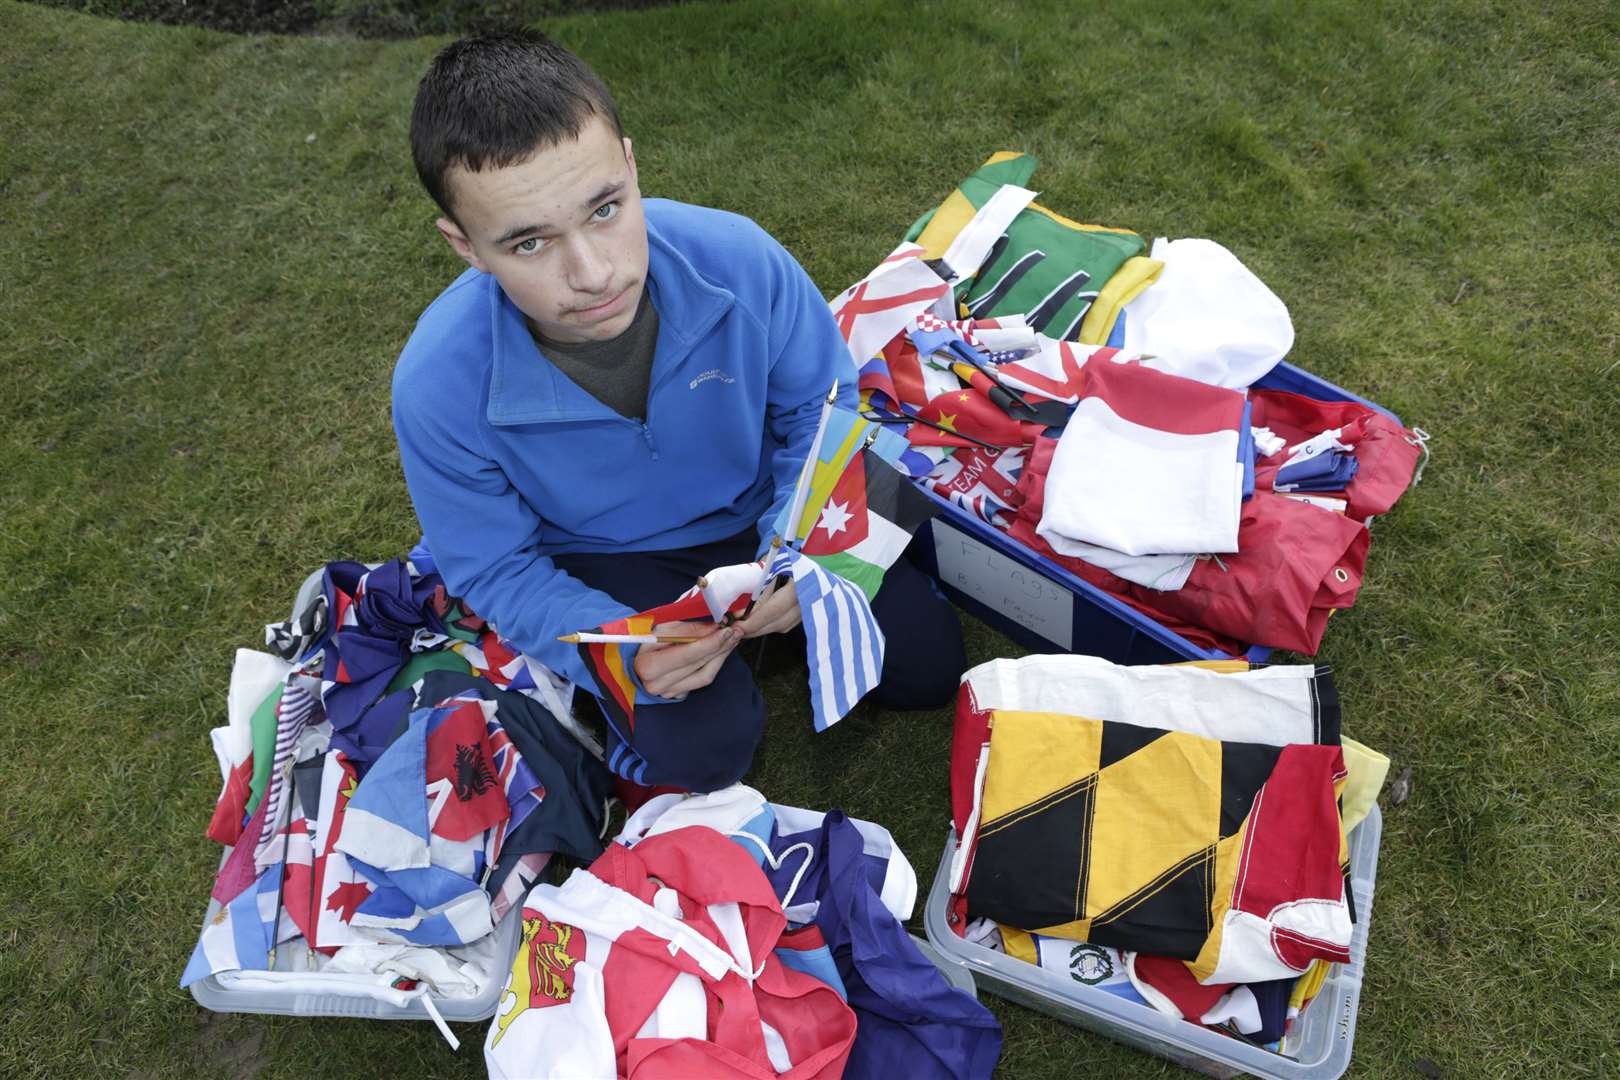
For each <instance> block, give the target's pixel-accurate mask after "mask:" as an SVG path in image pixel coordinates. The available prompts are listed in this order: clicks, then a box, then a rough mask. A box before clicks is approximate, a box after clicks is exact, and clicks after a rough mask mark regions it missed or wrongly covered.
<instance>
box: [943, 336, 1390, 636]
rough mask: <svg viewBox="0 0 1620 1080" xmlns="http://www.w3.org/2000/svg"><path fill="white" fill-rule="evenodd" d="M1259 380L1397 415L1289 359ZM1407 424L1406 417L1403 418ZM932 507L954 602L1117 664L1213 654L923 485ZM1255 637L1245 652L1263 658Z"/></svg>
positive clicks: (1014, 632) (1012, 628)
mask: <svg viewBox="0 0 1620 1080" xmlns="http://www.w3.org/2000/svg"><path fill="white" fill-rule="evenodd" d="M1254 385H1255V387H1256V388H1260V389H1270V390H1286V391H1289V392H1291V393H1295V394H1302V395H1304V396H1305V397H1310V398H1315V399H1316V400H1318V401H1354V402H1357V403H1358V404H1361V405H1366V406H1368V407H1369V408H1373V409H1377V410H1378V411H1379V412H1381V413H1383V414H1384V415H1385V416H1388V417H1389V418H1391V419H1392V420H1394V421H1395V422H1396V423H1397V424H1399V423H1400V422H1401V419H1400V417H1398V416H1396V415H1395V414H1394V413H1392V412H1390V411H1389V410H1388V409H1386V408H1384V407H1383V406H1381V405H1378V404H1376V403H1374V402H1371V401H1368V400H1367V399H1366V398H1362V397H1358V396H1356V395H1355V394H1352V393H1350V392H1349V391H1348V390H1345V389H1343V388H1341V387H1338V386H1335V385H1334V384H1332V383H1330V382H1328V381H1327V380H1325V379H1319V378H1317V377H1316V376H1315V375H1312V374H1310V373H1309V372H1307V371H1303V370H1301V369H1300V368H1297V367H1295V366H1293V365H1292V364H1288V363H1280V364H1278V365H1277V366H1276V367H1274V368H1272V369H1271V371H1270V372H1268V373H1267V374H1266V376H1265V377H1264V378H1263V379H1260V380H1259V381H1258V382H1256V383H1255V384H1254ZM1403 426H1404V425H1403ZM924 490H925V491H926V492H927V494H928V495H929V497H930V498H932V499H934V501H935V502H937V503H938V504H939V506H940V513H939V516H938V517H936V518H934V519H933V520H932V521H931V522H929V523H927V524H926V525H924V526H923V528H922V529H920V530H918V536H919V537H920V542H919V544H918V550H919V552H920V555H921V558H922V562H923V566H924V569H926V570H927V571H928V572H929V573H930V574H932V575H933V576H934V577H935V578H937V579H938V580H939V582H940V584H941V586H943V588H944V589H945V593H946V595H947V596H949V597H950V598H951V600H952V601H953V602H954V603H956V605H957V606H958V607H960V608H962V609H963V610H964V611H967V612H969V613H971V614H973V615H976V616H978V617H979V618H980V619H982V620H983V621H984V622H986V623H989V624H990V625H991V626H993V627H995V628H996V629H997V630H1000V631H1001V632H1002V633H1004V634H1006V635H1007V636H1008V637H1010V638H1012V639H1013V640H1014V641H1017V642H1019V643H1020V644H1022V645H1024V646H1026V647H1028V648H1030V649H1034V650H1036V651H1038V652H1066V653H1083V654H1085V655H1088V656H1100V657H1103V658H1104V659H1106V660H1112V661H1113V662H1114V663H1116V664H1159V663H1171V662H1175V661H1179V660H1219V659H1226V658H1228V654H1226V653H1223V652H1217V651H1215V650H1213V649H1204V648H1201V647H1199V646H1197V645H1194V644H1193V643H1192V642H1190V641H1188V640H1187V639H1186V638H1184V637H1182V636H1181V635H1180V634H1178V633H1176V632H1175V631H1173V630H1171V629H1169V628H1168V627H1166V626H1164V625H1162V624H1161V623H1159V622H1157V621H1156V620H1154V619H1152V618H1149V617H1148V616H1146V615H1143V614H1142V613H1141V612H1139V611H1137V610H1136V609H1134V608H1132V607H1130V606H1129V605H1127V604H1125V603H1123V602H1122V601H1120V600H1117V599H1115V598H1114V597H1113V596H1112V595H1110V594H1108V593H1106V592H1104V591H1103V590H1101V589H1099V588H1097V587H1096V586H1094V585H1092V584H1090V583H1089V582H1086V581H1084V580H1082V579H1081V578H1079V577H1076V576H1075V575H1074V574H1071V573H1070V572H1069V571H1067V570H1065V569H1064V568H1063V567H1061V566H1059V565H1058V564H1057V563H1054V562H1053V561H1052V560H1050V559H1048V558H1046V557H1045V556H1043V555H1040V554H1037V553H1036V552H1034V551H1031V550H1030V549H1029V548H1027V547H1024V546H1023V545H1022V544H1019V543H1017V542H1015V541H1014V540H1012V539H1011V538H1010V537H1009V536H1007V534H1005V533H1003V532H1002V531H1001V530H999V529H996V528H994V527H992V526H990V525H988V524H986V523H985V522H983V521H980V520H979V519H978V518H976V517H974V516H973V515H972V514H969V513H968V512H966V511H965V510H962V509H961V508H959V507H957V506H955V505H954V504H952V503H950V502H948V501H947V500H945V499H942V498H940V497H939V496H937V495H935V494H934V493H933V492H932V491H927V489H926V488H925V489H924ZM1270 654H1271V650H1270V649H1269V648H1266V647H1265V646H1260V645H1256V646H1253V647H1251V648H1250V649H1248V650H1247V652H1245V653H1244V654H1243V655H1245V656H1247V657H1248V659H1250V660H1255V661H1259V660H1264V659H1265V658H1266V657H1267V656H1269V655H1270Z"/></svg>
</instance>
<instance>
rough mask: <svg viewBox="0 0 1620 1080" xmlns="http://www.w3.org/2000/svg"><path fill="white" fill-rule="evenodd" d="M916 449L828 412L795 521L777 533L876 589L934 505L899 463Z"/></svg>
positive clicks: (865, 423) (867, 590) (849, 416)
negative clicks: (917, 488) (820, 441)
mask: <svg viewBox="0 0 1620 1080" xmlns="http://www.w3.org/2000/svg"><path fill="white" fill-rule="evenodd" d="M911 453H914V451H912V450H911V447H910V444H909V443H907V442H906V440H905V439H903V438H902V437H900V436H898V435H896V434H894V433H893V432H890V431H888V430H886V429H884V428H883V427H881V426H880V425H878V424H875V423H873V422H871V421H870V420H866V419H863V418H861V417H858V416H856V415H855V414H853V413H850V412H847V411H845V410H843V409H835V410H833V412H832V414H831V416H830V417H829V420H828V423H827V430H826V437H825V438H824V440H823V441H822V445H821V448H820V452H819V453H818V454H817V457H816V461H815V465H814V468H813V470H811V473H810V482H809V483H808V484H807V485H806V487H807V489H808V490H807V494H806V496H805V499H804V506H803V508H802V512H801V514H800V517H799V521H798V523H797V525H796V527H795V526H790V525H789V523H788V521H787V516H786V515H785V514H784V515H783V518H782V519H781V520H780V523H779V524H780V528H779V530H778V532H779V534H780V535H782V536H784V537H787V539H788V541H789V542H790V543H791V544H792V545H793V546H794V547H796V548H797V549H798V550H799V551H801V552H802V553H803V554H805V555H806V556H809V557H810V558H811V559H813V560H814V561H815V562H816V563H818V564H820V565H821V566H823V567H825V568H826V569H827V570H830V571H832V572H833V573H835V574H838V575H840V576H842V577H845V578H847V579H848V580H850V581H852V582H854V583H855V584H856V586H857V587H858V588H859V589H860V590H861V591H862V592H863V593H864V594H865V595H866V597H867V599H870V598H871V597H873V596H876V595H877V591H878V587H879V586H880V585H881V584H882V581H883V573H884V571H886V570H887V569H888V568H889V567H890V566H892V565H894V562H895V560H896V559H898V558H899V557H900V553H901V552H902V551H904V550H905V548H906V545H907V544H908V543H909V542H910V540H911V536H912V534H913V533H914V532H916V530H917V529H918V528H919V527H920V526H921V525H922V523H923V522H924V521H927V520H928V519H929V518H930V517H932V516H933V514H934V512H935V506H934V503H933V501H932V500H931V499H929V498H928V496H926V495H924V494H923V493H922V492H920V491H918V490H916V488H915V486H914V485H913V484H912V483H911V481H910V480H909V479H908V478H907V477H908V475H909V473H910V470H909V469H907V468H905V467H904V466H903V465H902V460H903V458H904V457H905V455H907V454H911Z"/></svg>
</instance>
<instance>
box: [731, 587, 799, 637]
mask: <svg viewBox="0 0 1620 1080" xmlns="http://www.w3.org/2000/svg"><path fill="white" fill-rule="evenodd" d="M798 625H799V590H798V589H797V588H796V587H795V586H794V584H793V582H792V581H789V582H788V583H787V584H785V585H783V586H782V587H781V588H779V589H778V588H775V587H772V588H770V589H767V590H766V592H765V595H764V596H761V597H760V598H759V603H757V604H755V605H754V610H753V611H751V612H750V613H749V615H748V618H746V619H739V620H738V621H737V628H738V629H739V630H741V631H742V632H743V637H759V636H760V635H761V634H780V633H782V632H783V631H784V630H791V629H793V628H794V627H795V626H798Z"/></svg>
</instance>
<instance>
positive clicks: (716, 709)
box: [634, 661, 765, 792]
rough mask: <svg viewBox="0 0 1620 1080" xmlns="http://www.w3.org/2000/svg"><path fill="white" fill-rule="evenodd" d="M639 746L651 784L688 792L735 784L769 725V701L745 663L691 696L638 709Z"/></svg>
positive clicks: (728, 666)
mask: <svg viewBox="0 0 1620 1080" xmlns="http://www.w3.org/2000/svg"><path fill="white" fill-rule="evenodd" d="M637 713H638V715H637V721H638V723H637V725H636V735H635V739H634V742H635V746H636V750H637V751H638V752H639V753H640V754H641V756H642V757H644V758H645V759H646V760H647V780H646V782H647V783H649V784H672V785H675V786H677V787H682V788H685V789H686V790H688V791H697V792H708V791H718V790H719V789H720V788H724V787H730V786H731V785H732V784H735V783H736V782H737V781H739V780H741V779H742V778H743V776H744V775H746V774H747V772H748V769H749V766H751V765H752V764H753V763H754V751H755V750H757V749H758V748H759V740H760V736H761V734H762V733H763V732H764V729H765V699H764V698H763V697H761V696H760V693H759V690H758V689H757V688H756V687H755V686H754V681H753V679H752V678H751V677H750V676H749V673H748V669H747V668H746V667H745V666H743V665H742V663H741V662H740V661H737V662H736V663H735V664H734V663H732V662H731V661H728V662H727V663H726V665H725V666H724V667H722V668H721V669H720V676H719V677H717V678H716V679H715V681H714V682H713V683H712V684H710V685H709V686H706V687H704V688H703V689H701V690H694V691H693V692H692V693H691V694H689V695H687V697H686V700H684V701H680V702H675V703H672V704H669V705H650V706H643V707H642V709H639V710H637Z"/></svg>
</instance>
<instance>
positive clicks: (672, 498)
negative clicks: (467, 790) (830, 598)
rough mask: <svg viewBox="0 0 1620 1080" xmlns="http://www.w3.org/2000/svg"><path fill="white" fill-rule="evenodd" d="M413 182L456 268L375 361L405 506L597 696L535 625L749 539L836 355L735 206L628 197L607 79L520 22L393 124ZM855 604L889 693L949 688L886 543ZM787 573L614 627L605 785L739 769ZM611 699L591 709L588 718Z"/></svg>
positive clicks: (503, 609) (830, 325)
mask: <svg viewBox="0 0 1620 1080" xmlns="http://www.w3.org/2000/svg"><path fill="white" fill-rule="evenodd" d="M411 151H412V155H413V157H414V159H415V163H416V169H417V174H418V175H419V176H420V178H421V180H422V184H423V186H424V187H425V188H426V189H427V191H428V194H429V195H431V196H432V198H433V200H434V202H435V203H437V204H438V206H439V209H440V210H441V211H442V212H443V216H442V217H440V218H439V219H438V221H437V223H436V224H437V227H438V230H439V233H440V234H441V235H442V236H443V237H444V239H445V241H446V242H447V243H449V245H450V247H451V248H452V249H453V250H454V251H455V253H456V254H457V255H458V256H460V257H461V258H462V259H464V260H465V261H466V263H467V264H468V267H469V268H468V270H467V271H466V272H464V273H463V274H462V275H461V276H460V277H458V278H457V279H456V280H455V281H454V282H453V283H451V285H450V287H449V288H447V289H445V291H444V292H443V293H441V294H440V295H439V297H438V298H437V299H436V300H434V301H433V303H432V304H430V305H428V307H427V310H426V311H424V312H423V313H422V317H421V318H420V320H419V321H418V322H417V325H416V329H415V331H414V332H413V333H412V334H411V337H410V340H409V341H408V342H406V345H405V348H404V351H403V352H402V353H401V354H400V358H399V362H398V364H397V366H396V368H395V370H394V383H393V415H394V430H395V434H396V436H397V437H398V440H399V451H400V458H401V460H402V462H403V464H404V469H405V480H406V484H407V486H408V487H409V489H410V494H411V500H412V502H413V504H414V505H415V508H416V514H417V517H418V519H419V520H420V522H421V525H422V531H423V534H424V537H425V539H426V541H427V545H428V547H429V548H430V549H431V551H432V553H433V558H434V561H435V562H436V563H437V565H438V569H439V571H440V573H441V574H442V575H443V577H444V580H445V584H446V586H447V588H449V589H450V591H451V592H453V593H454V594H456V595H458V596H461V597H463V598H464V599H465V600H466V601H467V603H468V604H469V605H470V606H471V608H472V609H473V610H474V611H476V612H478V613H479V614H480V615H482V616H484V617H485V618H486V619H488V620H489V621H490V622H491V623H492V624H494V626H495V627H496V628H497V629H498V630H499V631H500V633H501V634H502V636H504V637H505V638H507V639H508V640H510V641H512V642H513V643H514V644H516V645H517V646H518V647H520V648H521V649H523V651H524V652H526V653H528V654H529V655H530V656H532V657H534V658H536V659H537V660H539V661H540V662H542V663H544V664H546V665H547V666H548V667H550V668H551V669H552V670H554V671H556V672H559V673H560V674H562V675H564V676H566V677H567V678H569V679H572V680H573V681H575V682H576V683H579V684H580V685H581V686H583V687H586V688H587V689H592V688H594V687H595V685H596V684H595V680H594V677H593V675H592V673H591V672H590V671H589V670H587V666H586V665H585V664H584V663H583V661H582V659H581V657H580V656H579V653H578V651H577V650H576V649H575V648H574V647H573V646H571V645H567V644H563V643H560V642H558V641H557V638H558V636H559V635H562V634H567V633H570V632H572V631H576V630H581V629H586V628H589V627H592V626H598V625H601V624H603V623H606V622H608V621H610V620H614V619H619V618H622V617H624V616H626V615H629V614H633V613H634V612H636V611H640V610H644V609H646V608H650V607H653V606H656V605H658V604H662V603H666V602H668V601H670V600H672V599H674V598H675V597H676V596H678V595H679V594H680V593H681V592H683V591H685V590H686V589H687V588H689V587H691V585H692V584H693V582H694V581H695V580H696V579H697V578H698V576H699V575H700V574H703V573H705V572H706V571H708V570H710V569H712V568H714V567H717V566H724V565H728V564H731V563H738V562H747V561H749V560H751V559H754V558H755V557H756V556H757V554H758V553H759V552H760V551H761V550H762V545H763V542H764V541H767V540H769V538H770V525H771V523H772V522H774V521H775V519H776V517H777V516H778V514H779V513H780V512H781V510H782V508H783V507H784V506H785V505H786V504H787V502H788V501H789V499H790V498H791V496H792V492H793V487H794V482H795V480H796V479H797V476H798V473H799V471H800V468H801V466H802V464H803V462H804V459H805V457H806V455H807V454H808V452H809V447H810V443H811V440H812V438H813V436H814V434H815V430H816V426H817V421H818V418H819V414H820V409H821V404H822V402H823V400H824V399H825V397H826V394H827V390H828V388H829V387H830V386H831V385H832V384H833V382H834V380H836V381H837V382H838V385H839V388H840V398H841V402H842V404H844V405H845V406H846V407H849V406H852V405H853V403H854V398H855V370H854V366H853V364H852V363H851V359H850V355H849V351H848V349H847V348H846V346H845V344H844V342H843V339H842V338H841V337H840V336H839V333H838V328H837V326H836V325H835V323H834V321H833V318H832V315H831V313H830V312H829V310H828V307H827V304H826V302H825V301H824V300H823V298H822V296H821V294H820V293H819V292H818V291H817V290H816V287H815V284H814V283H813V282H812V281H811V280H810V278H809V276H808V275H807V274H806V273H805V272H804V270H803V269H802V268H801V267H800V266H799V264H798V263H797V262H796V261H794V259H793V257H792V256H791V255H789V254H788V253H787V251H786V250H785V249H784V248H783V247H782V246H781V245H780V244H778V243H777V242H776V241H774V240H773V239H771V237H770V236H769V235H767V234H766V233H765V232H764V230H762V229H761V228H759V226H757V225H755V224H754V223H753V222H751V221H749V220H748V219H746V218H743V217H740V216H738V215H736V214H730V213H726V212H724V211H721V210H711V209H706V208H703V207H698V206H690V205H686V204H683V203H678V202H673V201H670V200H666V199H648V200H645V201H643V199H642V197H641V189H640V187H639V183H638V179H639V178H638V175H637V172H636V159H635V155H634V153H633V151H632V148H631V143H630V139H629V138H627V137H626V136H625V134H624V131H623V129H622V128H621V127H620V124H619V116H618V110H617V108H616V106H615V105H614V102H613V98H612V96H611V95H610V94H609V93H608V91H607V88H606V87H605V86H604V85H603V84H602V82H601V81H600V80H599V79H598V78H597V77H596V75H595V74H594V73H593V72H592V71H591V69H590V68H589V67H587V66H586V65H585V64H584V62H583V61H581V60H580V59H579V58H578V57H576V56H574V55H573V54H571V53H569V52H568V51H567V50H565V49H563V48H561V47H560V46H558V45H556V44H555V43H553V42H551V41H549V40H547V39H546V38H544V37H542V36H540V35H538V34H534V33H524V32H520V33H511V34H500V35H490V36H481V37H473V38H468V39H464V40H462V41H458V42H456V43H454V44H452V45H450V46H449V47H447V48H446V49H444V50H443V51H442V52H440V53H439V54H438V56H436V57H435V58H434V59H433V62H432V65H431V67H430V68H429V70H428V73H427V75H426V77H424V78H423V80H422V83H421V86H420V87H419V89H418V91H417V96H416V104H415V108H414V110H413V112H412V115H411ZM872 608H873V613H874V615H875V616H876V618H877V621H878V624H879V626H880V627H882V629H883V631H884V633H885V636H886V638H887V642H888V644H887V651H886V654H885V657H884V663H883V671H882V682H881V684H880V685H879V687H878V688H877V690H876V691H874V696H875V698H876V700H877V701H878V703H879V704H881V705H883V706H886V707H888V708H891V709H916V708H934V707H938V706H941V705H943V704H945V703H946V702H948V701H949V700H950V699H951V698H952V697H953V695H954V694H955V691H956V685H957V679H958V676H959V675H960V673H961V672H962V670H963V669H964V668H965V667H966V660H965V658H964V654H963V648H962V640H961V631H960V627H959V625H958V623H957V620H956V616H955V613H954V612H953V611H952V609H951V607H950V605H949V604H948V603H946V601H945V600H944V598H943V597H942V596H941V595H940V594H939V592H938V591H937V589H935V588H934V586H933V583H932V582H931V581H930V580H929V579H928V578H927V577H926V576H925V575H923V574H922V573H921V572H920V571H919V570H917V569H916V568H915V567H914V566H913V565H912V564H910V563H909V562H907V561H905V560H901V561H900V562H898V563H896V564H895V565H894V566H893V567H892V568H891V569H890V570H889V572H888V573H887V575H886V576H885V578H884V585H883V589H882V591H881V592H880V593H879V594H878V596H877V599H876V600H875V601H874V603H873V605H872ZM798 622H799V605H798V600H797V597H796V595H795V593H794V588H793V585H792V584H791V583H789V584H787V585H785V586H783V587H782V588H780V589H777V590H775V591H774V592H772V593H770V594H768V595H767V596H765V597H764V598H762V599H761V600H760V602H759V604H758V605H757V606H756V607H755V609H754V611H753V612H752V614H751V615H750V616H749V617H748V618H746V619H743V620H742V621H740V622H738V623H736V624H735V625H732V626H729V627H717V626H714V625H711V624H707V623H705V624H688V623H674V624H666V625H664V626H661V627H659V628H658V629H659V631H660V632H664V633H669V634H681V635H690V636H695V637H697V639H698V640H696V641H693V642H690V643H688V644H670V645H642V646H640V647H636V646H625V647H624V654H623V655H624V657H625V666H626V670H627V672H628V673H629V674H630V676H631V679H632V681H633V682H634V684H635V688H636V708H635V723H634V726H633V729H632V730H627V731H621V730H618V728H617V727H616V726H615V725H614V724H612V723H610V724H609V730H608V742H609V747H608V750H609V755H608V757H609V762H610V763H612V764H613V766H614V768H615V771H616V772H618V773H620V774H621V775H622V776H624V777H625V778H626V779H627V780H630V781H633V782H635V783H638V784H645V785H670V786H674V787H680V788H685V789H689V790H693V791H711V790H714V789H717V788H721V787H725V786H727V785H729V784H732V783H735V782H736V781H737V780H739V779H740V778H741V777H742V776H743V774H744V773H745V772H746V771H747V769H748V766H749V763H750V762H751V761H752V759H753V754H754V749H755V747H756V746H757V745H758V743H759V738H760V732H761V728H762V726H763V723H764V717H765V708H764V702H763V700H762V698H761V697H760V693H759V690H758V689H757V688H756V687H755V685H754V680H753V678H752V676H751V674H750V672H749V669H748V667H747V665H746V664H744V663H743V662H742V660H741V659H740V658H739V657H738V656H737V655H736V654H735V649H736V647H737V645H738V643H739V642H740V641H742V640H743V639H744V638H748V637H758V636H760V635H763V634H771V633H779V632H782V631H788V630H792V629H793V628H794V627H795V626H797V624H798ZM608 715H611V714H608Z"/></svg>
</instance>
